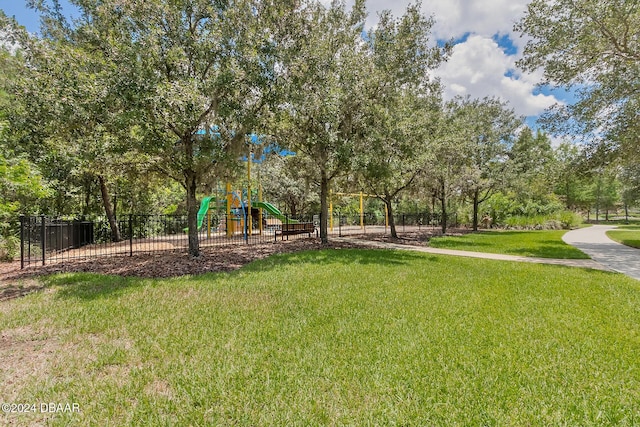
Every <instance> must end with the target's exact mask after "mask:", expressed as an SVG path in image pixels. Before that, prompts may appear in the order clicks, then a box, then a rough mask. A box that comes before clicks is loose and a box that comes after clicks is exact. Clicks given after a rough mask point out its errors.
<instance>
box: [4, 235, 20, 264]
mask: <svg viewBox="0 0 640 427" xmlns="http://www.w3.org/2000/svg"><path fill="white" fill-rule="evenodd" d="M19 248H20V239H18V238H17V237H15V236H6V237H0V261H4V262H10V261H13V260H14V259H15V257H16V256H18V249H19Z"/></svg>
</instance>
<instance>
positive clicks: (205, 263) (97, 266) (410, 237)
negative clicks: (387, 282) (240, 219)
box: [0, 229, 469, 301]
mask: <svg viewBox="0 0 640 427" xmlns="http://www.w3.org/2000/svg"><path fill="white" fill-rule="evenodd" d="M468 232H469V230H466V229H458V230H450V231H449V232H447V235H460V234H465V233H468ZM441 234H442V233H441V232H440V231H439V230H433V229H431V230H422V231H415V232H407V233H402V234H401V236H400V237H399V238H397V239H395V238H392V237H391V236H390V235H388V234H376V233H369V234H359V235H352V236H349V237H355V238H358V239H359V240H362V241H363V242H362V243H361V244H360V243H354V242H353V241H351V242H344V241H336V240H332V241H329V243H328V244H326V245H322V243H321V242H320V240H318V239H313V238H311V239H295V240H290V241H280V242H278V243H264V244H260V245H229V246H224V247H203V248H202V249H201V256H200V257H199V258H191V257H190V256H189V255H187V254H186V253H184V252H176V251H165V252H155V253H146V254H134V256H133V257H128V256H112V257H108V256H105V257H100V258H91V259H78V260H66V261H65V262H64V263H61V262H58V263H52V264H48V265H45V266H42V265H34V266H29V267H27V268H25V269H24V270H21V269H20V263H19V262H16V261H14V262H12V263H0V301H3V300H8V299H13V298H17V297H20V296H23V295H27V294H29V293H31V292H34V291H37V290H41V289H42V288H43V287H44V286H43V284H42V283H40V281H39V280H38V277H39V276H43V275H48V274H55V273H78V272H88V273H100V274H114V275H118V276H134V277H148V278H159V277H177V276H184V275H188V274H189V275H197V274H202V273H208V272H224V271H233V270H237V269H239V268H240V267H242V266H243V265H246V264H248V263H250V262H252V261H255V260H259V259H263V258H266V257H268V256H269V255H273V254H278V253H290V252H297V251H304V250H318V249H340V248H365V247H370V246H369V245H367V243H366V242H367V241H375V242H388V243H398V244H404V245H412V246H426V245H428V242H429V239H430V238H431V237H433V236H436V235H441Z"/></svg>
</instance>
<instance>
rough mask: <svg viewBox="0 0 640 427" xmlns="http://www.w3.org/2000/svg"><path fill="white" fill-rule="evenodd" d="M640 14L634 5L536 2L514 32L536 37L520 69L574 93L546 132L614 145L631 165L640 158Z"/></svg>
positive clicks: (589, 0)
mask: <svg viewBox="0 0 640 427" xmlns="http://www.w3.org/2000/svg"><path fill="white" fill-rule="evenodd" d="M638 28H640V8H638V2H637V1H635V0H613V1H598V0H533V1H532V2H531V3H529V5H528V7H527V12H526V14H525V16H524V17H523V18H522V19H521V20H520V22H519V23H517V24H516V26H515V30H516V31H519V32H521V33H522V34H523V35H525V36H528V37H531V39H530V40H529V41H528V42H527V45H526V46H525V49H524V56H523V58H522V59H521V60H520V61H519V65H520V66H521V67H522V68H523V69H524V70H527V71H535V70H537V69H538V68H543V70H544V83H546V84H551V85H554V86H559V87H564V88H566V89H568V90H574V91H575V94H576V96H577V98H578V100H577V102H576V103H575V104H573V105H568V106H556V107H555V109H553V110H551V111H550V114H548V115H547V117H546V124H547V126H548V127H549V128H550V129H552V130H554V131H555V132H559V133H566V134H574V135H577V134H582V135H587V136H589V138H595V139H596V140H600V141H604V142H606V141H609V142H614V143H615V149H616V151H617V152H618V153H619V154H620V155H622V156H623V157H625V158H626V160H629V161H632V162H633V161H637V160H638V158H639V156H640V155H639V154H638V153H640V140H639V137H638V135H640V121H639V120H638V108H640V98H639V94H640V80H639V79H638V76H639V75H640V42H639V40H640V39H639V34H638Z"/></svg>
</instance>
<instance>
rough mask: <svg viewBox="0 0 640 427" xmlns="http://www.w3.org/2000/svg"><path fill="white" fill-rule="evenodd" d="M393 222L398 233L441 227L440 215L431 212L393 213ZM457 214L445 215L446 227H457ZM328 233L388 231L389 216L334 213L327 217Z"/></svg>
mask: <svg viewBox="0 0 640 427" xmlns="http://www.w3.org/2000/svg"><path fill="white" fill-rule="evenodd" d="M393 219H394V224H395V227H396V231H397V232H398V233H411V232H421V231H427V230H434V229H440V228H441V227H442V215H441V214H431V213H416V214H395V215H393ZM458 226H459V224H458V216H457V215H456V214H452V215H448V216H447V227H451V228H457V227H458ZM327 227H328V231H329V235H336V236H347V235H357V234H367V233H388V232H389V228H390V221H389V218H388V217H387V216H386V215H385V214H383V213H379V214H375V213H364V214H362V215H360V214H349V215H342V214H340V213H335V214H333V216H332V217H331V218H329V223H328V225H327Z"/></svg>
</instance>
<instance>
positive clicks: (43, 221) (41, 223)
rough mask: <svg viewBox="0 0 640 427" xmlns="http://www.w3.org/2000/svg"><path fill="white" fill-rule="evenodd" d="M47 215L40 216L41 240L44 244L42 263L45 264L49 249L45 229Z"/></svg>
mask: <svg viewBox="0 0 640 427" xmlns="http://www.w3.org/2000/svg"><path fill="white" fill-rule="evenodd" d="M45 221H46V220H45V217H44V215H41V216H40V240H41V245H42V265H44V263H45V261H44V259H45V253H46V251H47V243H46V239H47V233H46V230H45Z"/></svg>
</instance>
